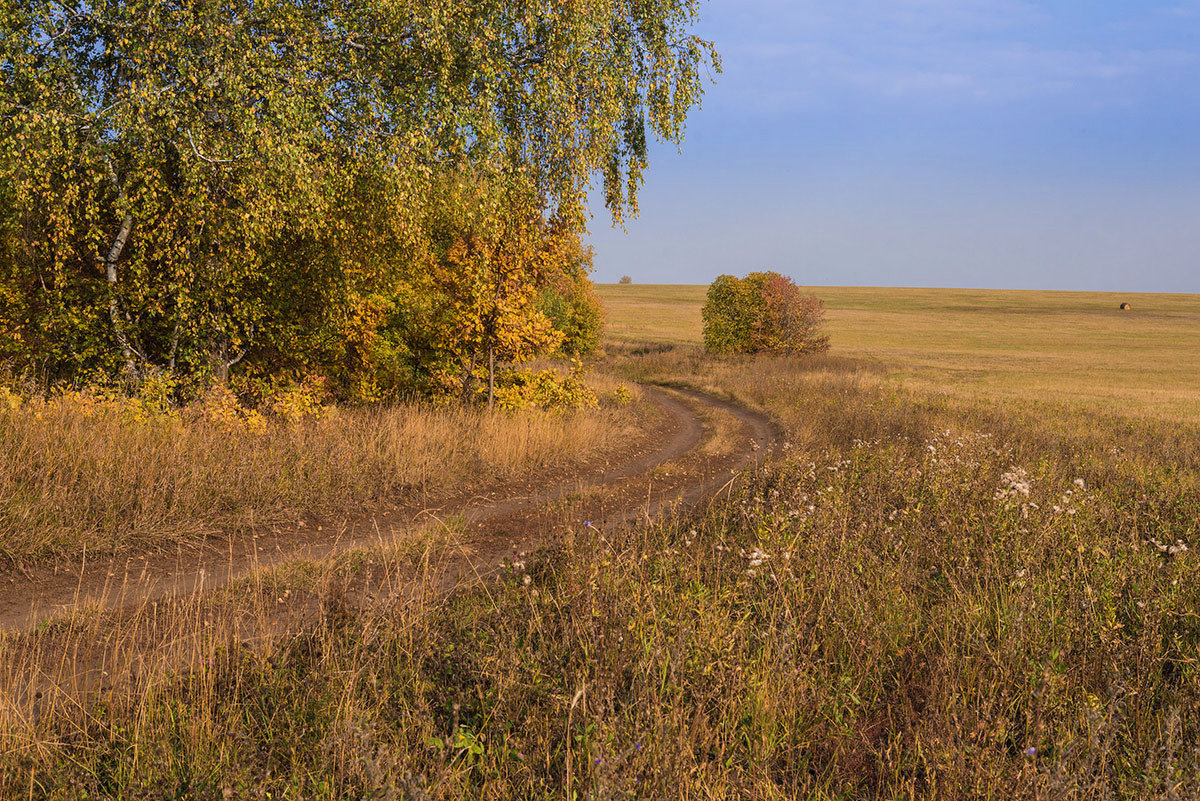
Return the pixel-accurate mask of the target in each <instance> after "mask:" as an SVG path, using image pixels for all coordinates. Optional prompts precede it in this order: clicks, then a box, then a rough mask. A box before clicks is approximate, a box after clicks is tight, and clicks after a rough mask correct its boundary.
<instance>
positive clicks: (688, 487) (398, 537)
mask: <svg viewBox="0 0 1200 801" xmlns="http://www.w3.org/2000/svg"><path fill="white" fill-rule="evenodd" d="M643 390H644V393H645V396H646V397H647V398H648V399H649V400H650V401H651V402H652V403H654V404H656V405H657V406H659V408H660V409H662V411H663V412H665V418H666V422H665V423H664V424H663V425H662V426H660V427H659V428H658V429H657V431H656V436H655V437H654V441H653V443H652V445H651V447H650V449H649V450H648V451H645V452H642V453H635V454H632V455H631V457H630V458H628V459H626V460H625V461H623V462H622V463H621V464H619V465H617V466H614V467H610V468H608V469H604V470H601V471H599V472H595V473H593V474H591V475H584V476H576V477H574V478H572V479H571V480H569V481H561V480H560V481H559V483H551V484H550V486H546V487H542V488H538V489H536V490H534V491H533V492H526V493H524V494H512V495H507V496H503V497H483V498H480V497H473V498H460V499H457V500H455V501H453V502H451V503H448V504H446V505H444V506H442V507H440V508H437V509H420V510H406V511H398V512H396V513H393V514H391V515H387V516H373V517H364V518H360V519H351V520H347V521H345V522H344V523H341V524H339V525H338V526H337V527H336V530H334V528H333V527H331V528H330V531H328V532H326V531H324V530H323V527H318V526H310V527H305V528H298V529H295V530H292V531H287V532H270V533H262V534H259V535H256V536H253V537H243V538H241V539H240V540H236V541H235V540H230V541H229V542H227V543H225V544H224V545H219V544H216V543H212V542H210V543H208V544H206V545H204V546H202V547H198V548H193V549H192V550H190V551H187V552H185V551H183V550H180V551H179V552H177V553H176V554H174V555H164V554H140V555H133V556H122V557H119V558H106V559H103V560H91V561H89V560H87V559H86V558H85V559H82V560H80V561H79V562H77V563H75V564H69V565H66V566H63V565H58V566H56V567H55V568H54V569H53V570H51V569H43V570H41V571H40V572H37V573H33V574H30V573H19V574H18V573H10V574H9V575H3V574H0V586H3V585H4V584H7V585H8V586H7V588H5V590H4V591H3V592H2V593H0V630H10V631H11V630H28V629H30V628H32V627H34V626H36V625H37V624H39V623H41V622H43V621H46V620H49V619H51V618H53V617H55V616H56V615H59V614H61V613H63V612H67V611H69V610H71V609H73V608H78V607H80V606H83V605H86V606H88V607H90V608H96V609H107V610H112V609H118V608H124V607H128V606H134V605H138V604H144V603H146V602H148V601H153V600H157V599H164V598H168V597H172V596H179V595H186V594H190V593H194V592H203V591H211V590H213V589H216V588H218V587H221V586H223V585H225V584H228V583H230V582H231V581H234V580H236V579H238V578H241V577H243V576H246V575H249V574H250V573H252V572H253V571H255V570H259V569H261V568H270V567H274V566H278V565H280V564H282V563H284V562H286V561H289V560H296V559H305V560H319V559H325V558H328V557H331V556H334V555H336V554H338V553H342V552H346V551H350V550H353V549H357V548H364V547H370V546H376V545H388V544H393V543H400V542H403V541H404V540H403V538H405V537H408V538H409V539H410V540H411V539H412V538H413V535H414V534H419V533H420V532H423V531H427V530H429V529H431V528H434V527H437V526H442V525H445V524H444V522H443V521H445V520H447V519H448V518H452V519H454V521H455V523H456V526H457V527H459V528H461V531H462V534H461V535H460V537H459V541H458V543H457V545H456V547H455V548H454V549H453V553H452V554H451V558H452V559H453V560H454V562H455V565H454V566H453V569H451V570H449V571H448V573H447V575H448V576H449V577H450V580H451V581H453V582H457V581H460V580H464V579H468V578H471V577H479V576H481V575H486V574H487V573H489V572H491V571H492V570H494V569H496V568H497V567H498V566H499V565H500V564H501V563H502V562H503V560H504V559H506V558H509V557H512V556H514V555H517V554H520V553H524V552H528V551H532V550H534V549H535V548H536V547H538V546H539V545H541V544H544V543H545V542H546V540H547V539H548V538H549V535H550V534H551V533H552V532H553V531H554V530H555V527H556V526H562V525H570V524H576V525H578V524H579V523H581V522H582V521H583V520H587V521H589V524H590V525H591V526H592V527H595V528H602V527H604V526H612V525H619V524H621V523H624V522H627V521H629V520H631V519H635V518H641V517H652V516H654V515H657V514H658V513H660V512H661V511H662V510H663V509H665V508H669V507H670V506H671V505H672V504H678V503H684V504H692V503H695V502H696V501H698V500H700V499H702V498H704V497H705V496H707V495H709V494H710V493H712V492H713V491H714V490H717V489H719V488H720V487H721V486H723V485H725V484H727V483H728V481H729V478H730V474H731V472H733V473H736V472H737V471H738V470H741V469H742V468H744V467H746V466H747V465H749V464H751V463H752V462H754V461H755V460H756V459H757V458H758V456H759V455H760V454H763V453H765V452H766V451H767V449H768V448H769V447H770V446H771V445H772V444H773V443H774V442H775V440H776V439H777V430H776V428H775V426H774V424H773V423H772V422H771V421H770V420H769V419H768V418H767V417H766V416H764V415H762V414H759V413H758V412H754V411H752V410H750V409H747V408H745V407H742V406H739V405H737V404H734V403H731V402H729V401H725V400H721V399H719V398H716V397H714V396H712V395H709V394H707V393H703V392H698V391H696V390H691V389H684V388H673V389H669V388H665V387H663V388H658V387H643ZM718 439H720V440H721V441H722V442H723V444H724V447H723V448H717V447H714V443H715V442H716V441H717V440H718ZM591 521H596V522H591Z"/></svg>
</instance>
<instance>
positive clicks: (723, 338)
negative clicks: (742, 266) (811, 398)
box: [702, 271, 829, 355]
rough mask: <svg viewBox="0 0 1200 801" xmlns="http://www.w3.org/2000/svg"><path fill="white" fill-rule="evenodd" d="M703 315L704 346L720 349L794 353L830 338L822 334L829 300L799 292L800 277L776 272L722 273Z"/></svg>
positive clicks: (825, 344)
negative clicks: (794, 280)
mask: <svg viewBox="0 0 1200 801" xmlns="http://www.w3.org/2000/svg"><path fill="white" fill-rule="evenodd" d="M702 314H703V317H704V346H705V347H706V348H708V350H710V351H713V352H715V353H777V354H782V355H795V354H799V353H820V352H823V351H826V350H828V349H829V337H828V336H826V335H824V334H823V333H821V325H822V323H823V322H824V319H825V305H824V304H823V303H822V302H821V301H820V299H819V298H817V297H815V296H811V295H810V296H804V295H802V294H800V288H799V287H797V286H796V284H795V282H793V281H792V280H791V279H790V278H787V277H786V276H782V275H780V274H779V273H776V272H770V271H768V272H757V273H750V274H749V275H748V276H746V277H745V278H737V277H735V276H732V275H722V276H718V277H717V280H715V281H713V282H712V284H711V285H710V286H709V288H708V298H707V300H706V301H705V304H704V310H703V312H702Z"/></svg>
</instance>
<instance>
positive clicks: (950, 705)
mask: <svg viewBox="0 0 1200 801" xmlns="http://www.w3.org/2000/svg"><path fill="white" fill-rule="evenodd" d="M625 289H629V287H623V288H622V291H624V290H625ZM1138 305H1139V304H1138V302H1137V301H1136V299H1135V307H1136V306H1138ZM1141 305H1142V307H1144V304H1141ZM930 313H931V314H932V313H933V312H930ZM1171 347H1173V346H1170V345H1165V346H1164V352H1165V353H1170V352H1171ZM1076 356H1078V354H1076ZM890 358H894V357H890ZM946 358H950V357H949V356H947V357H946ZM955 358H963V359H965V358H966V357H965V356H963V357H955ZM610 366H611V368H612V369H613V370H614V371H617V372H620V373H621V374H624V375H626V376H630V377H635V378H644V379H650V380H657V381H667V382H671V381H675V382H683V383H688V384H691V385H694V386H700V387H703V388H708V389H710V390H712V391H716V392H721V393H724V394H727V395H729V396H732V397H735V398H737V399H739V400H741V401H742V402H744V403H747V404H749V405H753V406H756V407H759V408H762V409H765V410H767V411H768V412H770V413H771V414H772V415H773V416H774V417H775V418H776V419H777V420H778V421H779V422H780V424H781V427H782V429H783V431H784V433H785V436H786V445H785V446H784V447H783V448H782V449H781V450H780V451H778V452H776V453H775V454H774V456H773V458H772V459H770V460H769V461H768V462H767V464H766V466H765V467H764V468H762V469H761V470H759V471H758V472H756V473H755V474H753V475H748V476H744V477H743V479H742V480H741V481H740V483H739V484H738V486H737V487H736V489H735V491H733V492H732V493H730V494H727V495H722V497H721V498H720V500H718V501H715V502H713V503H712V504H711V505H710V506H708V507H707V508H704V509H698V510H696V511H694V512H691V513H688V514H686V515H685V516H680V517H675V518H671V519H668V520H665V521H663V522H662V523H661V524H657V525H639V526H636V527H630V528H626V529H623V530H620V531H597V530H595V529H594V528H579V529H578V530H575V531H567V532H565V533H562V534H561V536H560V537H559V539H558V544H557V545H556V546H555V547H553V548H550V549H547V550H546V551H544V552H542V553H540V554H538V555H537V556H536V557H529V558H527V559H525V560H524V562H522V563H518V564H514V565H512V566H511V568H510V569H508V570H507V571H506V572H505V574H504V576H503V577H502V578H500V579H499V580H497V581H491V582H486V583H482V584H479V585H476V586H473V587H464V588H460V589H459V590H458V591H456V592H454V593H452V594H450V595H448V596H447V595H443V594H442V593H440V592H439V591H437V589H436V588H437V587H438V586H439V581H440V580H439V575H438V569H437V554H438V553H439V548H438V546H436V545H433V546H430V547H428V548H420V547H415V546H414V547H410V548H409V549H408V550H406V551H403V552H399V553H391V554H381V553H372V554H358V555H352V556H347V557H344V558H343V559H341V560H340V561H338V562H337V563H334V564H320V565H294V566H292V567H291V568H290V569H289V570H285V571H279V572H277V573H274V574H270V575H257V576H255V577H253V578H252V579H250V580H248V581H245V582H242V583H240V584H239V585H237V586H235V587H232V588H230V589H229V590H227V591H225V592H223V593H222V594H221V595H219V596H210V597H207V598H201V599H185V600H182V601H180V602H178V603H176V604H171V605H158V606H145V607H142V608H140V609H128V610H122V611H120V612H117V613H113V614H106V615H95V614H90V613H89V612H88V611H87V610H82V611H80V612H78V613H76V614H74V615H73V616H71V617H70V618H68V619H67V620H65V621H63V622H61V623H57V624H53V625H50V626H46V627H44V628H43V629H42V630H39V631H37V632H33V633H30V634H27V635H21V636H9V637H7V638H5V639H3V640H0V666H2V669H0V797H22V798H28V797H33V798H48V799H59V798H61V799H68V798H80V797H87V798H168V797H175V798H197V799H226V798H237V799H241V798H266V797H272V798H286V799H301V798H304V799H314V798H315V799H335V798H338V799H340V798H414V799H417V798H420V799H447V800H448V799H461V798H539V799H540V798H579V799H584V798H587V799H615V798H647V799H668V798H677V799H716V798H729V799H798V798H806V799H814V800H818V799H819V800H820V801H826V800H828V801H833V799H913V798H945V799H959V798H963V799H965V798H1011V799H1030V800H1031V801H1033V800H1034V799H1036V800H1037V801H1049V800H1051V799H1055V800H1057V799H1063V800H1064V801H1066V800H1067V799H1071V800H1072V801H1074V800H1075V799H1110V798H1111V799H1152V800H1154V801H1158V800H1159V799H1161V801H1168V799H1170V800H1171V801H1174V800H1176V799H1180V800H1182V799H1200V614H1197V609H1200V558H1198V556H1197V550H1196V549H1197V548H1200V429H1198V428H1197V426H1196V423H1195V422H1194V421H1192V420H1191V418H1189V417H1188V416H1187V415H1184V414H1179V415H1176V419H1165V418H1166V417H1167V407H1164V406H1154V405H1151V406H1145V407H1141V408H1142V409H1143V411H1142V412H1139V413H1136V414H1129V413H1128V412H1127V410H1126V409H1125V408H1124V406H1125V404H1124V402H1123V401H1122V402H1120V403H1117V402H1112V403H1109V404H1108V405H1107V406H1104V405H1103V404H1100V405H1095V406H1092V407H1090V408H1091V412H1090V413H1089V414H1087V415H1080V414H1077V413H1076V412H1075V411H1074V409H1073V404H1074V403H1075V401H1074V400H1069V399H1066V400H1065V399H1064V396H1060V395H1058V394H1056V393H1053V392H1050V393H1046V394H1044V395H1037V394H1031V395H1029V396H1025V397H1022V396H1020V395H1019V394H1013V395H1007V394H1005V393H1003V392H993V391H992V390H988V391H987V392H979V393H976V392H959V391H949V392H948V391H943V390H941V389H932V388H930V387H928V386H927V385H926V384H924V383H922V382H920V381H909V382H908V383H907V384H906V383H903V382H900V381H897V380H896V375H895V372H894V369H895V368H894V365H893V364H892V363H890V362H888V361H887V360H882V359H879V360H876V359H870V360H868V359H862V358H852V357H851V356H848V355H846V354H845V353H843V354H841V355H839V354H837V353H835V354H833V355H829V356H825V357H819V358H814V359H807V360H788V359H753V360H741V359H712V358H709V357H707V356H705V355H704V354H703V353H701V352H700V351H699V350H698V349H696V348H692V347H667V348H653V347H651V348H644V347H643V348H629V347H621V346H619V345H614V346H611V347H610ZM1139 380H1140V379H1139ZM997 381H998V382H999V383H1000V384H1001V385H1004V386H1012V384H1011V383H1009V382H1010V381H1011V379H1007V378H1004V379H997ZM1077 389H1078V387H1077V386H1075V388H1074V389H1072V388H1071V386H1070V385H1069V386H1068V391H1067V395H1068V396H1070V397H1076V396H1073V395H1071V393H1073V392H1075V391H1077ZM998 399H1002V401H1003V402H998ZM1147 409H1149V410H1151V411H1149V412H1146V411H1145V410H1147ZM556 533H558V532H556ZM1181 546H1186V547H1181ZM367 572H370V573H374V574H375V578H374V579H372V580H369V581H368V580H364V578H363V576H364V573H367ZM367 586H373V587H382V591H379V592H364V591H363V589H364V587H367ZM289 614H290V615H293V616H294V619H292V620H291V621H288V620H287V619H286V617H287V615H289ZM97 653H99V654H101V655H102V659H103V661H102V662H97V660H96V654H97ZM81 664H82V665H89V666H92V667H95V666H96V665H100V668H99V673H97V672H96V671H95V670H93V671H92V672H91V673H90V674H88V675H84V676H82V677H81V674H80V670H79V667H80V665H81ZM105 671H107V675H105ZM39 693H40V694H41V695H40V696H39Z"/></svg>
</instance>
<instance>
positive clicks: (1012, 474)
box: [995, 467, 1031, 501]
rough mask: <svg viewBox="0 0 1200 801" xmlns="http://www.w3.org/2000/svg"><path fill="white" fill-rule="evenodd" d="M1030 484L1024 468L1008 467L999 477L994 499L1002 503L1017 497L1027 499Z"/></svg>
mask: <svg viewBox="0 0 1200 801" xmlns="http://www.w3.org/2000/svg"><path fill="white" fill-rule="evenodd" d="M1030 483H1031V482H1030V481H1029V474H1028V473H1026V472H1025V468H1023V467H1010V468H1009V469H1008V472H1006V473H1004V474H1003V475H1002V476H1000V488H999V489H997V490H996V495H995V499H996V500H998V501H1003V500H1006V499H1009V498H1016V497H1017V496H1018V495H1023V496H1025V497H1029V488H1030Z"/></svg>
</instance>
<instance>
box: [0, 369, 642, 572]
mask: <svg viewBox="0 0 1200 801" xmlns="http://www.w3.org/2000/svg"><path fill="white" fill-rule="evenodd" d="M609 384H613V381H612V380H611V379H601V380H599V381H598V382H597V388H598V389H599V391H600V394H601V396H602V397H606V398H608V397H609V396H611V394H612V389H613V387H610V386H609ZM8 397H9V398H10V399H11V397H12V396H8ZM218 400H219V399H218ZM638 423H639V418H638V415H637V414H636V413H631V412H630V411H629V410H626V409H621V408H618V407H617V406H616V405H615V404H613V403H612V402H611V400H609V401H608V402H606V403H605V404H603V405H602V407H601V408H599V409H595V410H586V411H581V412H576V413H571V414H566V415H561V414H543V413H520V414H507V413H496V414H494V415H493V414H487V413H486V412H480V411H476V410H470V409H463V408H436V407H427V406H417V405H410V406H393V407H383V408H367V409H340V408H333V407H327V408H323V409H320V410H319V414H316V415H312V414H310V415H307V416H304V417H303V418H302V419H297V420H292V421H287V420H284V419H271V420H268V419H264V418H260V417H258V416H257V415H250V416H247V415H246V414H245V413H244V411H242V410H240V409H237V408H236V407H231V406H230V405H229V404H228V403H225V402H210V403H209V404H198V405H196V406H192V407H189V408H186V409H184V410H182V411H180V410H169V411H154V410H152V409H147V408H146V407H145V406H144V405H143V404H139V403H137V402H131V401H126V400H111V399H104V398H101V397H97V396H95V395H91V394H87V393H73V394H67V395H62V396H59V397H56V398H54V399H52V400H48V401H47V400H40V399H36V398H35V399H30V400H27V401H25V402H24V403H21V404H20V405H16V404H15V403H10V402H5V400H4V398H0V554H3V555H4V556H6V557H8V558H9V559H13V560H22V559H25V558H29V557H42V556H48V555H54V554H64V553H74V552H78V551H79V550H80V549H81V548H86V549H87V551H88V552H89V553H97V552H99V553H104V552H114V551H122V550H134V549H141V548H156V547H162V546H164V545H167V544H174V543H177V542H180V541H183V540H194V539H196V538H198V537H201V536H204V535H205V534H209V533H213V532H224V533H226V534H228V533H238V532H242V531H244V530H246V529H248V528H252V527H256V526H266V525H270V524H273V523H278V522H280V521H284V520H291V521H293V522H294V521H295V520H296V519H297V518H298V517H312V516H325V515H334V514H346V513H352V512H357V511H361V510H363V509H369V508H371V507H372V506H378V505H381V504H400V503H434V502H437V501H439V500H444V499H446V498H447V497H450V496H454V495H458V494H461V493H463V492H465V491H468V490H471V489H478V488H482V487H486V486H496V485H499V484H503V483H505V482H508V481H512V480H514V479H517V478H521V477H528V476H531V475H533V474H536V473H538V472H539V471H545V470H546V469H549V468H555V467H563V466H571V465H577V464H580V463H582V462H584V461H586V460H588V459H589V458H593V457H598V456H600V455H602V454H603V453H605V452H607V451H611V450H613V449H614V448H616V447H618V446H620V445H623V444H626V443H628V442H629V441H631V440H636V439H637V438H638V437H639V436H641V434H640V431H639V428H640V427H639V425H638ZM614 432H616V433H617V434H618V437H614V436H613V434H614Z"/></svg>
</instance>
